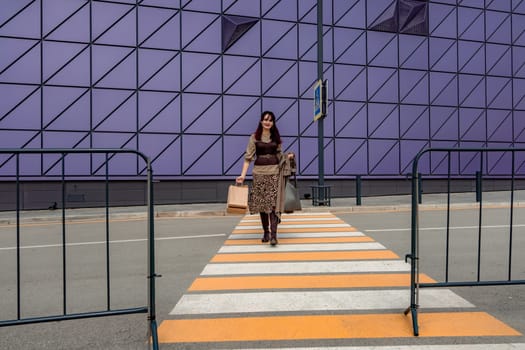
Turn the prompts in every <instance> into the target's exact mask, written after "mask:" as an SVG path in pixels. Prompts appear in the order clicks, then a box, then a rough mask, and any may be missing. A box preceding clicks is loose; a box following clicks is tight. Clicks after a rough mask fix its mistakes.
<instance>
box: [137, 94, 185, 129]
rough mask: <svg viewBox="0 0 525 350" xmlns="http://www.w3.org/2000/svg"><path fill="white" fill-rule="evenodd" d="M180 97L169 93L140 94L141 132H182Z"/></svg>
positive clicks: (139, 119)
mask: <svg viewBox="0 0 525 350" xmlns="http://www.w3.org/2000/svg"><path fill="white" fill-rule="evenodd" d="M180 100H181V98H180V95H179V94H178V93H168V92H158V91H155V92H149V91H141V92H139V113H138V115H139V118H138V121H139V131H141V132H172V133H178V132H180V118H181V116H180Z"/></svg>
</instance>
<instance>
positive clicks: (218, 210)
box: [0, 190, 525, 225]
mask: <svg viewBox="0 0 525 350" xmlns="http://www.w3.org/2000/svg"><path fill="white" fill-rule="evenodd" d="M482 199H483V202H482V205H483V207H487V208H489V207H490V208H494V207H510V202H511V193H510V191H494V192H484V193H483V197H482ZM513 200H514V207H524V206H525V191H524V190H520V191H515V192H514V199H513ZM447 201H448V198H447V195H446V194H424V195H423V197H422V203H421V204H420V205H419V207H420V209H421V210H425V209H444V208H446V207H447ZM301 203H302V207H303V212H319V211H322V212H332V213H348V212H364V211H408V210H410V209H411V203H412V197H411V196H410V195H400V196H376V197H363V198H362V199H361V205H357V204H356V198H354V197H350V198H332V199H331V203H330V204H331V205H330V206H313V205H312V201H311V200H306V199H303V200H302V201H301ZM450 205H451V208H454V209H458V208H479V205H480V203H479V202H476V194H475V193H474V192H467V193H453V194H451V195H450ZM154 211H155V217H195V216H231V215H233V214H228V213H227V212H226V203H194V204H173V205H156V206H155V208H154ZM109 214H110V217H111V218H112V219H119V218H120V219H124V218H145V217H146V214H147V207H146V206H129V207H112V208H110V210H109ZM105 215H106V211H105V208H76V209H66V214H65V216H66V219H67V220H68V221H70V220H93V219H103V218H104V217H105ZM238 216H239V215H238ZM16 220H17V218H16V212H15V211H4V212H0V224H4V225H10V224H16ZM60 220H62V210H61V209H57V210H27V211H21V212H20V222H39V221H60Z"/></svg>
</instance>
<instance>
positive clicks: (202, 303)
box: [170, 289, 474, 315]
mask: <svg viewBox="0 0 525 350" xmlns="http://www.w3.org/2000/svg"><path fill="white" fill-rule="evenodd" d="M419 302H420V305H421V307H424V308H426V309H427V308H445V307H446V308H470V307H474V305H472V304H471V303H469V302H468V301H466V300H465V299H463V298H461V297H460V296H459V295H457V294H455V293H453V292H452V291H450V290H448V289H432V290H431V289H426V290H422V291H421V293H420V298H419ZM407 304H408V300H407V290H404V289H392V290H358V291H355V290H354V291H320V292H309V291H299V292H263V293H225V294H185V295H183V296H182V298H181V299H180V300H179V302H178V303H177V305H175V307H174V308H173V310H172V311H171V312H170V314H172V315H175V314H176V315H187V314H222V313H251V312H284V311H287V312H290V311H329V310H331V311H341V310H403V309H404V308H406V307H407Z"/></svg>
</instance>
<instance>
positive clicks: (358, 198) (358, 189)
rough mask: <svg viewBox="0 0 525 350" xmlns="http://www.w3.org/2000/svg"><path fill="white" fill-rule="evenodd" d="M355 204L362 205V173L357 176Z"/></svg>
mask: <svg viewBox="0 0 525 350" xmlns="http://www.w3.org/2000/svg"><path fill="white" fill-rule="evenodd" d="M355 204H356V205H361V175H357V176H356V177H355Z"/></svg>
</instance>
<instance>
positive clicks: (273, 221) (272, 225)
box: [270, 211, 279, 245]
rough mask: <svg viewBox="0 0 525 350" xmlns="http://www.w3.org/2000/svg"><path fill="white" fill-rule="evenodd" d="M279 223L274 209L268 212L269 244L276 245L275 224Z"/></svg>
mask: <svg viewBox="0 0 525 350" xmlns="http://www.w3.org/2000/svg"><path fill="white" fill-rule="evenodd" d="M278 224H279V218H278V217H277V214H275V212H274V211H272V212H271V213H270V244H271V245H276V244H277V243H278V241H277V225H278Z"/></svg>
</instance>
